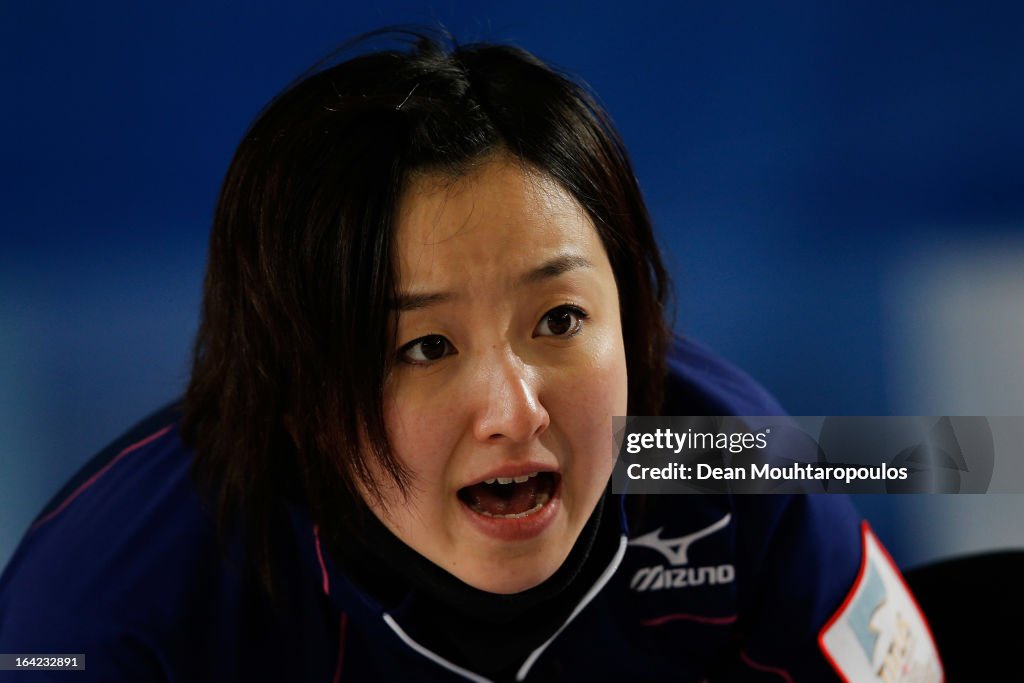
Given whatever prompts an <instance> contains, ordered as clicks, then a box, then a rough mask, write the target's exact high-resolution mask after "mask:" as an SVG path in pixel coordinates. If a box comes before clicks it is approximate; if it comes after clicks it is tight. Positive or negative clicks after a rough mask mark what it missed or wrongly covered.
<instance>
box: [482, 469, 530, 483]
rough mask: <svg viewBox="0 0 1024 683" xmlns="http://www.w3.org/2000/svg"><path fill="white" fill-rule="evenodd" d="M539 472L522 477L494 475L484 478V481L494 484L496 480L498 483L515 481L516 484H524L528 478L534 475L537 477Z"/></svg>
mask: <svg viewBox="0 0 1024 683" xmlns="http://www.w3.org/2000/svg"><path fill="white" fill-rule="evenodd" d="M538 474H540V473H539V472H531V473H530V474H524V475H523V476H521V477H492V478H491V479H484V483H485V484H494V483H495V482H497V483H498V484H511V483H513V482H515V483H516V484H522V483H523V482H524V481H526V480H527V479H532V478H533V477H536V476H537V475H538Z"/></svg>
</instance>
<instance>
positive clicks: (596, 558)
mask: <svg viewBox="0 0 1024 683" xmlns="http://www.w3.org/2000/svg"><path fill="white" fill-rule="evenodd" d="M608 497H609V496H608V493H607V491H606V492H605V494H604V495H602V497H601V499H600V500H599V501H598V503H597V507H596V508H595V509H594V512H593V513H592V514H591V516H590V519H589V520H587V523H586V525H584V527H583V531H582V532H581V533H580V536H579V538H578V539H577V541H576V543H575V545H573V547H572V550H571V551H570V552H569V556H568V557H567V558H566V560H565V562H564V563H562V566H561V567H559V569H558V570H557V571H556V572H555V573H554V574H553V575H552V576H551V578H549V579H548V580H547V581H545V582H543V583H541V584H539V585H537V586H535V587H533V588H530V589H529V590H525V591H523V592H521V593H515V594H512V595H499V594H496V593H488V592H486V591H482V590H478V589H476V588H473V587H472V586H470V585H468V584H466V583H463V582H462V581H460V580H459V579H457V578H456V577H454V576H453V575H451V574H449V573H448V572H447V571H445V570H444V569H442V568H441V567H439V566H437V565H436V564H434V563H433V562H431V561H430V560H428V559H426V558H425V557H423V556H422V555H420V554H419V553H417V552H416V551H414V550H413V549H412V548H410V547H409V546H407V545H406V544H405V543H403V542H402V541H400V540H399V539H398V538H397V537H396V536H395V535H394V534H392V533H391V532H390V531H388V529H387V528H386V527H385V526H384V525H383V524H381V523H380V521H378V520H377V518H376V517H374V516H373V515H372V514H368V515H367V516H366V519H367V524H366V536H365V538H364V539H363V540H361V541H354V540H350V541H349V542H347V543H345V544H344V545H343V548H342V555H343V557H344V558H345V562H343V563H342V565H343V567H344V570H345V572H346V573H347V574H348V575H349V577H351V578H352V580H353V581H355V582H356V583H357V584H358V585H359V586H360V587H361V588H362V589H363V590H365V591H366V592H368V593H369V594H370V595H372V596H373V597H374V598H375V599H376V600H377V601H378V602H379V603H380V604H381V605H382V606H383V607H384V608H385V609H386V610H389V611H391V610H396V609H401V610H402V611H403V612H405V614H407V615H408V616H403V618H402V619H401V622H402V623H401V624H400V625H402V626H403V628H405V623H414V624H421V625H423V626H425V627H426V628H422V629H421V630H418V631H415V632H413V631H407V633H408V635H409V636H410V637H411V638H412V639H413V640H415V641H417V642H418V643H420V644H421V645H423V646H424V647H426V648H427V649H429V650H431V651H433V652H435V653H436V654H438V655H440V656H442V657H444V658H445V659H447V660H449V661H450V662H453V663H455V664H458V665H459V666H461V667H464V668H466V669H469V670H470V671H473V672H475V673H478V674H481V675H483V676H486V677H488V678H491V679H493V680H496V681H505V680H514V678H515V674H516V671H517V670H518V669H519V667H520V666H521V665H522V663H523V661H524V660H525V659H526V657H527V656H529V654H530V652H532V651H533V650H534V649H536V648H537V647H538V646H540V645H541V644H542V643H543V642H544V641H546V640H547V639H548V638H550V637H551V636H552V635H553V634H554V633H555V631H557V630H558V628H559V627H560V626H561V625H562V624H563V623H564V622H565V620H566V619H567V618H568V617H569V614H570V613H572V610H573V609H575V607H576V606H577V605H578V604H579V602H580V600H582V598H583V596H584V594H585V593H586V592H587V591H588V590H589V589H590V588H591V587H592V586H593V585H594V583H595V582H596V581H597V578H598V577H599V576H600V575H601V572H603V571H604V570H605V568H606V567H607V566H608V564H609V562H611V559H612V557H613V556H614V555H615V552H616V550H617V548H618V545H619V535H620V531H619V525H618V523H617V519H616V511H615V510H614V509H612V508H614V505H608V504H606V500H607V498H608Z"/></svg>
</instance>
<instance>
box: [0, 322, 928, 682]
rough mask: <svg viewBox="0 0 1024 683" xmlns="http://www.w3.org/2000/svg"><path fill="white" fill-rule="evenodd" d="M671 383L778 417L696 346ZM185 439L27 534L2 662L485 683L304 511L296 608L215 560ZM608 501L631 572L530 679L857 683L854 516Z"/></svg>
mask: <svg viewBox="0 0 1024 683" xmlns="http://www.w3.org/2000/svg"><path fill="white" fill-rule="evenodd" d="M670 370H671V372H670V377H669V386H668V392H667V397H666V405H665V411H664V412H665V414H682V415H701V414H706V415H727V414H733V415H744V414H746V415H770V414H781V409H780V408H779V406H778V405H777V404H776V403H775V401H774V399H772V397H771V396H769V395H768V394H767V393H766V392H765V391H764V390H763V389H761V388H760V387H759V386H758V385H757V384H756V383H754V382H753V381H752V380H751V379H750V378H749V377H747V376H746V375H744V374H743V373H741V372H740V371H738V370H737V369H735V368H734V367H732V366H730V365H728V364H727V363H725V362H724V361H722V360H720V359H718V358H716V357H715V356H713V355H712V354H710V353H708V352H707V351H705V350H703V349H701V348H699V347H697V346H696V345H694V344H692V343H689V342H683V343H682V344H681V345H680V346H679V347H678V348H677V349H676V350H675V352H674V354H673V357H672V359H671V363H670ZM177 420H178V415H177V413H176V411H175V409H174V408H170V409H166V410H164V411H162V412H160V413H158V414H156V415H154V416H152V417H150V418H148V419H147V420H146V421H144V422H143V423H142V424H140V425H138V426H137V427H135V428H134V429H132V430H131V431H130V432H128V433H127V434H126V435H125V436H123V437H122V438H120V439H118V440H117V441H116V442H115V443H114V444H112V445H111V446H110V447H108V448H107V449H105V450H104V451H102V452H101V453H100V454H98V455H97V456H96V457H95V458H93V459H92V460H91V461H90V462H89V463H88V464H87V465H86V467H85V468H83V470H82V471H80V472H79V473H78V474H77V475H76V476H75V478H74V479H72V480H71V481H70V482H69V483H68V485H67V486H65V487H64V489H63V490H62V491H61V492H60V493H58V495H57V496H56V497H55V498H54V500H53V501H52V502H51V503H50V505H49V506H47V508H46V509H45V510H44V511H43V512H42V513H41V514H40V515H39V517H38V518H37V519H36V521H35V522H34V523H33V524H32V526H31V528H30V529H29V531H28V532H27V533H26V535H25V537H24V539H23V540H22V542H21V544H20V546H19V547H18V549H17V551H16V552H15V554H14V555H13V557H12V559H11V561H10V563H9V564H8V566H7V568H6V569H5V571H4V573H3V576H2V578H0V652H3V653H34V654H46V653H84V654H85V655H86V671H85V672H84V673H81V672H79V673H52V674H49V675H51V676H53V677H54V679H56V678H58V677H60V680H65V679H74V680H75V681H82V682H83V683H84V682H85V681H101V680H103V681H110V680H114V681H121V680H132V681H175V682H186V681H188V682H192V681H232V680H239V681H241V680H276V681H322V682H323V683H330V682H331V681H438V682H440V681H462V680H477V681H479V680H484V679H483V678H481V677H479V676H477V675H476V674H474V673H473V672H469V671H464V670H461V669H459V668H458V667H457V666H455V665H454V664H451V663H449V662H448V661H447V660H445V659H444V658H443V657H441V656H439V655H437V654H435V653H432V652H430V651H429V650H426V649H425V648H423V647H422V646H420V645H419V643H418V642H417V638H416V634H417V633H422V632H423V631H424V629H429V628H430V626H431V625H430V624H429V623H416V622H414V621H411V618H410V616H409V615H408V614H404V613H403V612H402V610H401V609H397V610H395V611H394V612H392V613H385V612H384V611H383V610H382V608H381V607H380V606H378V605H377V604H376V603H375V602H374V600H373V599H372V598H371V597H370V596H368V595H366V594H364V593H362V592H361V591H360V590H358V589H357V588H356V587H355V586H354V585H353V584H352V583H351V582H350V581H349V580H348V579H347V578H346V576H345V575H344V574H343V573H342V572H340V571H339V569H338V568H337V566H336V565H335V563H334V562H332V560H331V558H330V557H329V556H327V554H326V553H325V552H323V549H322V548H321V547H320V544H319V541H318V539H317V537H316V533H315V530H314V526H313V524H312V523H311V522H310V520H308V519H306V518H305V516H304V514H303V513H302V512H301V511H300V510H295V511H293V513H292V515H291V518H290V519H287V520H282V521H281V525H280V529H279V533H280V536H281V538H282V539H284V540H285V542H284V543H283V544H282V545H280V546H279V548H281V550H280V552H279V554H280V556H279V557H276V558H275V561H276V565H277V568H278V572H279V574H278V576H279V578H280V579H281V581H282V582H283V583H284V584H285V585H287V586H288V591H287V599H286V601H285V602H284V603H283V604H280V605H278V606H274V605H272V604H271V603H270V602H269V601H268V600H267V599H266V598H265V597H264V596H263V594H262V593H261V592H260V588H259V585H258V583H257V581H256V580H255V579H253V578H252V577H251V575H250V574H249V573H247V572H245V571H242V570H241V567H242V566H243V564H244V563H243V561H242V558H243V550H242V548H241V545H240V544H239V543H233V544H230V545H229V547H227V548H226V549H224V548H222V547H221V546H220V545H219V544H218V542H217V539H216V536H215V533H214V526H213V523H212V518H211V515H210V514H209V513H208V510H207V506H205V505H204V504H203V502H202V501H201V500H200V497H199V496H198V494H197V492H196V490H195V489H194V488H193V485H192V483H191V480H190V475H189V468H190V465H191V460H192V453H191V451H190V450H189V448H187V447H186V446H185V445H184V444H183V443H182V441H181V440H180V438H179V435H178V431H177ZM612 500H614V502H615V504H616V505H619V506H621V510H622V515H621V517H622V526H623V528H622V537H621V541H620V545H619V552H618V554H617V555H616V557H615V559H614V560H613V561H612V562H611V563H610V564H609V565H608V566H607V568H606V569H605V571H604V573H603V574H602V575H601V577H600V579H599V580H598V581H597V582H596V583H595V584H594V585H593V586H592V587H591V589H590V590H589V591H588V593H587V594H586V596H585V598H584V599H583V601H582V602H581V603H580V605H579V606H577V608H576V610H575V611H574V612H573V615H572V616H571V617H570V619H569V620H568V621H567V622H566V624H564V625H563V626H562V628H561V629H560V630H559V631H558V632H557V633H556V634H555V636H554V637H553V638H552V639H550V640H549V641H548V642H547V643H545V645H544V646H542V647H541V648H539V649H538V651H534V653H532V655H531V656H530V657H529V658H527V659H526V660H525V661H524V663H523V666H522V667H521V668H520V670H519V673H520V675H521V680H526V681H548V680H564V681H606V680H609V681H610V680H631V681H666V680H672V681H700V680H705V679H707V678H709V677H710V678H711V680H736V681H780V682H785V681H829V680H844V679H845V680H857V679H856V678H850V676H849V674H848V673H847V674H844V675H839V674H837V673H836V672H835V669H834V668H833V667H834V666H838V667H840V668H842V666H843V664H842V662H838V663H836V664H835V665H834V664H833V663H830V660H832V661H833V662H835V661H836V659H837V658H838V659H842V656H841V655H837V654H836V653H835V652H832V653H829V652H826V648H825V645H824V641H823V640H822V639H823V637H824V635H823V634H824V629H825V627H826V626H828V625H829V624H830V623H832V624H833V625H836V626H837V627H843V628H846V621H843V620H841V619H840V617H843V614H841V612H842V611H843V609H844V608H846V609H847V610H848V611H849V610H853V608H857V609H858V610H859V612H864V610H863V609H860V608H859V607H858V605H857V604H856V599H859V598H858V596H859V595H860V593H861V592H864V593H865V594H867V593H866V592H865V591H859V592H858V591H855V590H854V589H855V588H857V587H858V586H859V585H860V583H864V584H865V586H866V585H867V583H866V582H867V579H865V580H864V581H861V580H860V578H859V577H865V576H867V574H866V573H865V572H866V567H867V569H870V565H869V564H868V563H866V561H865V557H866V556H865V554H864V548H865V547H866V546H865V543H866V541H865V538H866V535H865V534H868V533H869V532H867V531H866V528H863V529H862V528H861V525H860V522H859V520H858V517H857V515H856V514H855V512H854V510H853V509H852V507H851V506H850V504H849V502H848V501H847V499H845V498H844V497H842V496H836V495H819V496H783V495H777V496H740V495H738V496H727V495H691V496H686V495H678V496H668V495H661V496H649V497H646V498H644V497H641V496H633V495H630V496H616V497H614V498H613V499H612ZM672 541H675V544H674V545H673V544H672ZM680 549H681V551H682V552H680ZM883 574H884V572H883ZM873 585H874V584H873ZM855 593H856V595H855ZM865 599H867V598H865ZM861 602H863V600H861ZM854 611H856V610H854ZM867 614H868V617H871V616H872V614H873V613H871V612H868V613H867ZM855 616H856V615H855ZM843 618H844V619H845V617H843ZM866 618H867V617H864V619H866ZM850 619H853V617H850ZM849 623H850V624H852V630H850V629H847V630H849V631H850V633H854V634H855V635H856V634H858V633H860V632H867V631H866V630H865V629H866V628H867V625H868V622H867V621H864V623H863V625H862V627H861V628H860V630H859V631H858V630H857V623H859V622H856V620H855V619H853V620H852V621H849ZM893 623H897V622H893ZM872 628H874V630H875V631H877V630H878V629H877V624H876V625H875V626H873V627H872ZM894 628H895V627H894ZM836 630H837V631H838V630H839V629H838V628H837V629H836ZM872 632H874V631H872ZM847 635H848V634H847ZM898 635H899V634H897V636H898ZM925 635H927V634H925ZM841 636H842V634H837V635H835V637H836V638H840V637H841ZM893 637H894V636H886V635H885V634H883V637H882V639H881V640H882V642H881V644H880V645H878V644H874V643H873V641H870V640H869V641H864V640H863V639H860V640H859V641H858V640H857V639H856V638H854V637H853V636H849V637H848V638H847V641H848V642H849V643H856V642H861V643H862V644H863V643H865V642H866V643H868V645H871V647H868V646H867V645H864V646H863V649H864V652H865V653H866V654H865V655H864V656H863V657H862V658H866V659H865V661H867V662H868V664H870V665H871V666H875V665H874V664H871V661H872V658H873V661H883V662H884V661H885V660H884V656H885V655H886V653H885V652H876V650H878V648H879V647H888V648H889V651H892V650H893V647H894V646H893V644H892V643H894V642H895V643H896V644H897V645H899V643H900V642H902V641H898V640H893V639H892V638H893ZM923 637H924V636H920V637H919V639H920V638H923ZM851 638H853V639H852V640H851ZM857 638H859V636H857ZM887 638H888V640H887ZM837 642H838V641H837ZM886 643H888V645H886ZM926 645H927V643H926ZM842 647H846V649H847V650H848V651H849V652H848V653H847V654H850V653H851V652H853V650H856V649H857V648H858V647H861V646H854V645H849V644H847V645H843V646H842ZM834 649H835V648H833V650H834ZM897 649H898V648H897ZM920 652H921V650H920V648H919V649H918V654H919V655H920ZM890 654H891V653H890ZM926 654H927V653H926ZM851 656H852V655H851ZM858 656H860V655H859V654H858ZM936 666H937V660H936ZM4 675H7V676H13V677H15V678H17V679H18V680H21V679H22V678H25V679H26V680H29V677H31V678H30V680H33V681H41V680H46V677H47V674H43V673H38V672H33V673H31V674H28V673H26V674H4V673H2V672H0V677H3V676H4ZM844 676H845V678H844Z"/></svg>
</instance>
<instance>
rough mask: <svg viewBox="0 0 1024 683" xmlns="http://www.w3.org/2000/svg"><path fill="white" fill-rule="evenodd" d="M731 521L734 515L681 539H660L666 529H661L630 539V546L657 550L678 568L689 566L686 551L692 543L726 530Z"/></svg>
mask: <svg viewBox="0 0 1024 683" xmlns="http://www.w3.org/2000/svg"><path fill="white" fill-rule="evenodd" d="M730 521H732V515H726V516H725V517H722V518H721V519H720V520H718V521H717V522H715V523H714V524H712V525H711V526H709V527H706V528H704V529H701V530H700V531H695V532H693V533H692V534H687V535H686V536H680V537H679V538H659V536H661V529H664V528H665V527H661V528H659V529H655V530H654V531H652V532H651V533H649V534H644V535H643V536H637V537H636V538H633V539H630V541H629V545H641V546H644V547H645V548H652V549H654V550H657V551H658V552H659V553H661V554H662V555H664V556H665V559H666V560H668V561H669V562H671V563H672V564H673V565H674V566H677V567H678V566H679V565H682V564H687V558H686V551H687V550H689V549H690V544H691V543H693V542H694V541H699V540H700V539H702V538H704V537H705V536H710V535H711V534H713V533H715V532H716V531H718V530H719V529H724V528H725V527H727V526H729V522H730Z"/></svg>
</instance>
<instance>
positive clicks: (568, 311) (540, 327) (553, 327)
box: [534, 306, 587, 337]
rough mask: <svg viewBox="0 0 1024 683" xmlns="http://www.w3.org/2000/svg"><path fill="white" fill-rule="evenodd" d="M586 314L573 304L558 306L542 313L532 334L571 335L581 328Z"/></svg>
mask: <svg viewBox="0 0 1024 683" xmlns="http://www.w3.org/2000/svg"><path fill="white" fill-rule="evenodd" d="M586 319H587V314H586V313H584V312H583V311H582V310H581V309H579V308H576V307H575V306H559V307H558V308H552V309H551V310H550V311H548V312H547V313H545V314H544V317H543V318H541V319H540V322H539V323H537V328H536V329H535V330H534V336H538V337H572V336H574V335H575V334H577V333H578V332H579V331H580V330H581V329H582V328H583V321H584V320H586Z"/></svg>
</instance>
